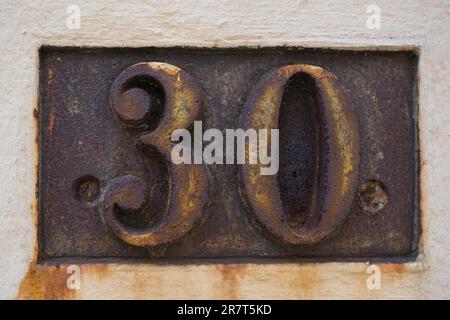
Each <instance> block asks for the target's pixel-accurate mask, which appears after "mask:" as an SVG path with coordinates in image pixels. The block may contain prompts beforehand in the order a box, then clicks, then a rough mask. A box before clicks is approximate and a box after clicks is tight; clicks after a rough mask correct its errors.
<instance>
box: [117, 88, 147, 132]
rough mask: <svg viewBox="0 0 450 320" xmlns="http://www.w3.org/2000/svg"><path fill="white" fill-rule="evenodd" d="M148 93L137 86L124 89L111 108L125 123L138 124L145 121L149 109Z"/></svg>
mask: <svg viewBox="0 0 450 320" xmlns="http://www.w3.org/2000/svg"><path fill="white" fill-rule="evenodd" d="M151 107H152V106H151V98H150V96H149V94H148V93H147V92H146V91H145V90H143V89H139V88H131V89H128V90H127V91H125V92H124V93H123V95H122V97H121V99H120V100H119V101H118V102H117V103H116V104H114V105H113V109H114V110H115V111H116V113H117V114H118V115H119V117H120V118H121V119H122V120H123V121H125V122H126V123H129V124H133V125H139V124H142V123H143V122H145V120H146V119H147V117H148V115H149V114H150V111H151Z"/></svg>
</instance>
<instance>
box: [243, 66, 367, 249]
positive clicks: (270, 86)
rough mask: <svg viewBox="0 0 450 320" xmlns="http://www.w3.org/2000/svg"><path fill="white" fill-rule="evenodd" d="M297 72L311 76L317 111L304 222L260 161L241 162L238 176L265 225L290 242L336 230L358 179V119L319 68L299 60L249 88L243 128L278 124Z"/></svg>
mask: <svg viewBox="0 0 450 320" xmlns="http://www.w3.org/2000/svg"><path fill="white" fill-rule="evenodd" d="M296 74H298V75H306V76H308V77H310V78H311V80H312V81H314V87H315V92H316V98H315V101H316V110H317V113H318V114H319V116H318V119H317V122H318V123H319V125H318V127H319V132H318V133H316V134H317V136H318V137H319V139H316V141H317V146H316V150H319V152H317V156H316V159H317V168H316V170H315V171H317V172H316V173H315V180H316V181H314V183H313V187H312V189H313V190H312V192H311V201H310V205H309V208H307V210H308V213H307V219H306V221H304V222H303V223H298V221H295V222H294V221H292V220H293V219H291V217H287V216H286V213H285V211H284V209H283V204H282V201H281V196H280V188H279V184H278V179H277V176H275V175H261V174H260V172H261V166H262V164H260V163H259V164H255V165H252V164H246V165H242V166H241V176H242V181H243V184H244V195H245V197H246V198H247V199H248V201H249V204H250V207H251V209H252V211H253V212H254V213H255V215H256V217H257V219H258V220H259V221H260V223H261V224H262V225H263V226H264V228H265V229H266V230H268V231H269V232H270V233H271V234H272V235H274V236H275V237H276V238H278V239H280V240H283V241H286V242H288V243H290V244H311V243H316V242H318V241H320V240H322V239H323V238H325V237H326V236H328V235H329V234H330V233H332V232H333V231H335V229H336V228H337V227H338V226H339V225H340V224H341V223H342V222H343V220H344V219H345V218H346V217H347V215H348V213H349V209H350V206H351V204H352V201H353V198H354V194H355V189H356V182H357V179H358V168H359V132H358V130H359V129H358V123H357V120H356V118H355V117H354V115H353V112H352V110H351V108H350V107H349V106H348V105H347V102H346V98H345V96H344V95H343V93H342V90H341V89H340V87H339V85H338V83H337V81H336V77H335V76H334V75H332V74H331V73H329V72H327V71H325V70H324V69H322V68H319V67H315V66H311V65H303V64H298V65H289V66H286V67H282V68H279V69H277V70H275V71H273V72H271V73H270V74H269V75H268V76H266V77H264V79H263V80H262V81H261V82H260V83H259V84H258V85H257V86H256V89H255V90H254V91H253V92H252V93H251V95H250V100H249V102H248V103H247V104H246V106H245V110H244V118H243V123H242V126H243V128H244V129H246V130H247V129H250V128H254V129H258V130H259V129H272V128H277V127H278V119H279V110H280V107H281V103H282V99H283V96H284V93H285V88H286V84H287V83H288V81H289V80H290V79H291V78H292V77H293V76H294V75H296ZM248 150H249V148H246V151H247V152H246V153H247V158H248ZM246 163H249V162H248V161H247V162H246ZM296 214H299V213H296ZM300 214H301V212H300Z"/></svg>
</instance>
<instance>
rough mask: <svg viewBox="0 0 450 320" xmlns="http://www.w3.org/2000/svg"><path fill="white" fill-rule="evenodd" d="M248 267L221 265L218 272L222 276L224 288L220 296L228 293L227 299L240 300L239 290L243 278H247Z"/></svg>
mask: <svg viewBox="0 0 450 320" xmlns="http://www.w3.org/2000/svg"><path fill="white" fill-rule="evenodd" d="M247 269H248V266H246V265H220V266H218V271H219V272H220V275H221V284H222V285H223V286H224V288H223V290H220V291H223V292H222V293H221V294H220V295H221V297H223V293H224V292H225V293H226V295H227V296H226V299H239V297H241V296H240V294H239V288H240V286H241V285H240V283H241V280H242V278H245V276H246V273H247Z"/></svg>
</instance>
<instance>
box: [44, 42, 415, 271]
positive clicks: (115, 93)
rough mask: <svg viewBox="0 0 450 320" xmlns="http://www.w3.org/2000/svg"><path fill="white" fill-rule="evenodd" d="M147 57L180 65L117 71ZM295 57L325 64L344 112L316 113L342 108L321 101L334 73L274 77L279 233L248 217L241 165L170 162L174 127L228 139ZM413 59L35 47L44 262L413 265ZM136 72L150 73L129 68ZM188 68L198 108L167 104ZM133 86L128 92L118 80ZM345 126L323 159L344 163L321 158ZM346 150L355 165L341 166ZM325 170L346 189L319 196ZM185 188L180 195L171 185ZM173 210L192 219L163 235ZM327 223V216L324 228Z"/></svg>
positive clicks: (274, 51)
mask: <svg viewBox="0 0 450 320" xmlns="http://www.w3.org/2000/svg"><path fill="white" fill-rule="evenodd" d="M143 61H160V62H164V63H167V64H170V65H172V66H177V68H175V69H174V68H168V69H167V68H166V69H165V70H161V68H160V67H161V65H159V68H158V66H157V65H153V66H150V65H148V64H141V65H138V66H140V67H131V69H128V71H125V72H124V70H127V68H129V67H130V66H133V65H135V64H137V63H141V62H143ZM298 64H309V65H315V66H320V67H321V68H323V69H324V70H327V72H329V73H330V74H333V75H334V76H335V77H336V78H337V80H336V82H337V83H338V86H339V87H340V88H341V89H337V91H336V92H339V95H340V93H342V94H343V95H345V97H346V101H347V102H342V101H343V99H341V98H338V102H339V103H338V104H339V105H341V106H343V107H342V108H343V109H342V112H340V113H339V114H340V115H342V116H343V118H340V116H339V114H333V113H330V112H329V111H330V110H329V109H328V111H327V112H324V111H323V110H324V109H326V108H328V107H327V106H331V105H333V106H334V105H335V104H334V103H331V102H330V101H326V97H327V94H326V92H328V93H330V91H327V85H326V84H325V85H323V83H322V82H321V81H327V79H328V78H329V77H325V78H322V77H316V76H317V75H315V74H312V75H311V76H308V75H305V73H304V72H303V73H302V72H300V73H298V72H297V73H296V72H295V71H298V70H288V69H287V70H286V71H287V73H286V74H284V76H283V74H282V76H281V79H282V80H280V81H278V82H277V85H278V89H277V90H278V99H279V101H278V100H277V103H278V104H277V106H278V105H280V107H279V114H278V115H276V117H277V118H278V120H277V122H278V127H279V129H280V171H279V172H278V175H277V177H276V179H273V178H272V183H275V184H276V185H274V186H273V187H271V189H270V190H267V192H268V193H271V192H277V187H278V188H279V195H278V199H277V201H278V204H277V207H278V208H282V209H283V213H280V211H278V212H275V211H270V212H269V214H270V215H273V216H276V214H278V215H279V214H284V215H286V217H287V224H284V226H285V227H283V228H286V229H274V230H269V232H268V229H267V228H265V227H267V226H265V227H261V226H262V225H265V223H264V222H263V223H261V221H254V220H255V219H254V217H257V216H258V212H255V211H256V210H254V209H255V208H252V205H251V204H250V203H249V206H248V207H247V206H246V201H244V199H247V200H248V195H249V194H248V190H247V192H246V188H245V186H244V187H241V186H242V182H244V181H239V180H240V179H239V166H240V165H208V166H207V167H206V168H205V167H204V166H197V165H189V166H188V167H189V168H184V167H183V166H173V165H171V163H170V160H169V159H168V154H167V152H168V150H169V148H170V145H169V144H168V141H169V140H168V136H169V135H170V133H171V131H172V130H173V129H174V128H188V129H189V128H190V125H191V123H192V121H193V120H194V119H195V118H199V119H201V120H202V121H203V127H204V129H208V128H217V129H219V130H221V131H222V132H223V131H224V130H225V129H228V128H237V127H239V126H240V124H241V123H242V122H241V119H242V120H243V119H245V113H244V110H245V105H246V102H247V101H249V98H250V96H251V92H252V91H253V90H255V87H256V86H257V84H258V82H259V81H260V80H261V79H263V77H264V75H265V74H267V73H268V72H273V71H274V70H278V69H279V68H282V67H284V66H288V65H298ZM416 65H417V58H416V57H415V55H414V54H412V53H411V52H389V53H388V52H351V51H331V50H330V51H327V50H301V49H287V48H268V49H228V50H223V49H221V50H218V49H217V50H216V49H187V48H186V49H182V48H167V49H157V48H144V49H129V50H126V49H58V48H48V49H44V50H42V51H41V103H40V110H39V118H40V125H41V130H40V134H41V136H40V142H39V143H40V170H39V175H40V179H39V181H40V184H39V204H40V207H39V211H40V213H39V222H38V223H39V236H40V239H39V261H50V260H52V259H58V258H60V259H71V260H76V259H83V260H84V261H86V260H85V259H94V258H105V259H110V258H145V259H146V261H153V262H155V261H160V260H161V259H182V261H191V260H192V259H195V258H233V259H242V258H258V257H260V258H261V257H264V258H280V259H281V258H286V259H290V260H292V261H295V258H314V259H323V258H326V259H332V260H348V259H350V260H358V259H367V258H380V259H397V258H402V259H412V258H414V256H415V254H416V249H417V242H418V233H419V227H418V225H417V220H418V212H417V207H418V194H417V156H418V154H417V151H416V143H417V141H416V119H415V114H416V113H415V112H416V111H415V108H416V105H415V104H416V91H415V90H416V89H415V81H416V78H415V76H416ZM178 68H180V69H181V70H184V71H183V72H181V73H180V71H179V69H178ZM163 69H164V68H163ZM294 69H295V68H294ZM130 70H131V71H130ZM133 72H135V73H133ZM184 72H186V74H184ZM139 74H140V75H142V74H144V75H150V77H149V78H151V79H153V80H156V81H153V80H151V81H143V77H141V76H137V77H134V76H133V75H139ZM188 75H189V76H188ZM179 76H181V77H182V78H183V77H186V78H184V79H185V80H186V81H185V83H186V86H187V90H186V91H187V92H191V93H192V95H191V96H190V98H189V99H188V100H189V103H187V104H186V106H187V105H190V106H193V110H191V111H192V112H191V111H189V112H186V113H180V112H179V110H180V109H179V108H178V107H177V108H172V107H171V106H173V105H172V104H173V103H175V101H186V100H185V99H183V98H180V99H172V98H171V96H170V95H171V94H173V93H174V92H175V91H176V90H175V89H174V88H173V87H171V82H170V78H171V77H175V78H177V79H178V77H179ZM121 77H123V78H121ZM314 77H316V78H314ZM144 78H145V77H144ZM164 78H165V79H169V80H168V81H167V82H165V80H164ZM120 79H122V80H123V81H122V80H120ZM130 79H134V80H132V81H131V85H130V82H129V81H130ZM314 79H315V80H317V81H313V80H314ZM333 81H334V80H333ZM124 83H128V85H125V86H122V87H121V85H118V84H124ZM196 84H198V88H202V90H200V89H198V88H197V85H196ZM338 86H335V85H328V89H330V90H333V88H334V89H335V88H337V87H338ZM174 90H175V91H174ZM282 91H283V94H280V93H281V92H282ZM183 92H185V91H183ZM331 96H333V94H331ZM197 97H198V99H197ZM321 99H322V100H321ZM110 100H111V101H110ZM201 106H202V109H203V112H202V113H201V114H200V108H201ZM175 110H177V111H175ZM353 117H354V119H355V121H353V120H352V119H353ZM342 119H345V123H346V125H345V126H346V130H344V131H345V132H346V135H347V134H348V135H349V136H345V137H344V138H343V140H339V139H340V138H339V132H338V131H339V130H338V131H336V133H335V134H334V135H332V138H331V140H327V142H328V143H330V142H329V141H331V143H334V144H332V148H333V151H332V153H330V154H332V155H334V156H337V157H338V158H339V156H340V160H339V159H330V162H329V163H327V164H325V163H324V159H325V158H324V155H326V154H327V152H326V151H325V150H323V149H321V148H324V146H327V145H328V144H325V143H323V142H324V140H325V139H326V137H325V136H324V127H327V126H329V128H332V129H336V128H337V127H338V126H339V125H338V122H339V121H341V120H342ZM337 120H338V121H337ZM244 123H245V122H244ZM161 127H162V128H163V130H161V129H160V128H161ZM347 129H348V130H347ZM358 131H359V133H358ZM341 132H342V131H341ZM358 137H359V142H358ZM341 138H342V137H341ZM346 147H347V149H345V148H346ZM358 147H359V154H358V152H357V149H358ZM340 152H343V153H340ZM358 155H359V161H358ZM169 156H170V155H169ZM348 156H351V160H350V162H348V163H350V164H351V167H352V169H351V170H347V169H348V168H350V167H349V166H346V165H344V162H345V161H344V160H345V159H346V157H348ZM358 163H359V166H358V165H357V164H358ZM324 168H325V169H326V168H328V169H327V170H329V169H331V170H332V172H330V171H327V172H328V174H329V175H331V174H335V177H336V178H333V179H332V180H331V181H332V182H335V183H337V184H339V185H341V186H345V185H347V187H341V188H339V187H335V188H333V187H331V186H330V188H328V189H327V190H328V191H329V192H330V191H331V193H327V194H326V196H325V198H321V197H324V194H323V191H324V190H325V189H324V183H323V182H322V181H321V180H320V179H323V176H322V175H323V174H324V173H323V171H324ZM346 168H347V169H346ZM358 169H359V174H358V175H357V174H356V173H357V171H358ZM189 170H190V171H189ZM244 170H245V169H244ZM346 170H347V171H346ZM188 171H189V172H188ZM333 172H334V173H333ZM346 176H348V180H347V182H346V183H344V181H345V179H346ZM356 176H357V177H356ZM207 177H208V178H207ZM189 181H191V182H192V181H195V183H194V184H192V183H191V184H189ZM368 181H377V182H380V185H382V186H383V188H384V189H383V190H382V191H383V192H384V193H383V194H382V197H385V198H383V199H382V202H383V205H382V206H380V205H378V204H375V202H377V201H378V200H377V199H379V198H380V197H379V196H378V195H379V194H380V193H379V192H378V191H375V194H376V195H375V194H374V195H373V198H374V199H375V198H377V199H375V200H374V202H373V203H372V204H371V200H370V199H371V195H370V193H371V191H370V188H369V189H367V188H364V187H363V185H364V184H365V183H367V182H368ZM355 182H356V184H355ZM177 185H178V186H179V188H180V189H177V188H174V186H177ZM244 185H245V182H244ZM356 186H358V188H356ZM189 188H191V189H189ZM258 188H259V187H258ZM247 189H248V188H247ZM180 190H191V191H192V193H191V192H187V193H186V192H185V191H183V192H181V191H180ZM207 190H208V191H207ZM376 190H378V189H376ZM250 191H254V190H253V189H250ZM336 192H342V194H340V195H337V194H335V193H336ZM188 194H193V195H194V199H197V200H195V201H194V202H195V203H196V205H195V208H191V209H192V211H188V210H187V208H186V207H185V206H184V205H183V203H184V204H186V203H187V201H186V199H183V196H187V195H188ZM125 195H127V196H125ZM122 196H124V197H122ZM315 197H318V198H317V199H315ZM174 199H175V200H176V201H175V202H173V201H174ZM280 202H281V204H280ZM378 202H379V201H378ZM378 202H377V203H378ZM114 204H116V205H114ZM319 204H326V205H327V206H326V210H325V211H324V214H323V215H322V214H316V213H318V212H319V211H316V209H315V208H317V206H318V205H319ZM364 204H367V205H364ZM370 208H376V210H372V209H370ZM171 210H175V211H173V212H172V211H171ZM113 211H114V212H113ZM174 212H175V214H182V212H191V213H192V214H188V216H189V217H190V218H189V221H188V222H187V224H183V226H181V225H180V228H178V229H177V230H176V231H174V232H171V231H170V232H166V231H164V226H167V221H171V222H170V223H169V224H170V225H171V224H172V223H177V221H178V220H177V219H174V220H170V219H172V218H171V217H172V216H171V214H168V213H174ZM113 213H114V214H113ZM334 215H335V216H334ZM321 217H324V218H326V219H330V220H320V218H321ZM327 217H329V218H327ZM318 218H319V219H318ZM175 220H177V221H175ZM320 221H327V223H326V224H325V226H324V227H321V226H319V224H320ZM180 223H181V222H180ZM269 227H272V224H270V225H269ZM306 227H311V228H308V229H304V228H306ZM283 230H287V231H288V232H289V230H294V231H299V230H300V232H302V231H301V230H319V231H314V232H313V233H316V234H315V235H314V236H310V237H309V240H306V241H304V239H308V236H307V237H306V238H303V240H298V239H302V237H293V238H292V237H291V238H289V233H288V232H287V233H284V231H283ZM274 235H275V237H274ZM280 238H281V240H282V239H283V238H285V239H284V240H285V241H278V240H280ZM319 240H320V241H319ZM313 242H314V243H313ZM292 243H301V244H292ZM142 245H143V247H140V246H142ZM55 261H56V260H55Z"/></svg>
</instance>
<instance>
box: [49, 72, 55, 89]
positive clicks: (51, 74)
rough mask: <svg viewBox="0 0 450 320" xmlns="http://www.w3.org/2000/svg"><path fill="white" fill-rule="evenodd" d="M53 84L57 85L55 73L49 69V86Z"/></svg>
mask: <svg viewBox="0 0 450 320" xmlns="http://www.w3.org/2000/svg"><path fill="white" fill-rule="evenodd" d="M53 83H55V72H54V71H53V69H52V68H48V73H47V84H48V85H49V86H51V85H52V84H53Z"/></svg>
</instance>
